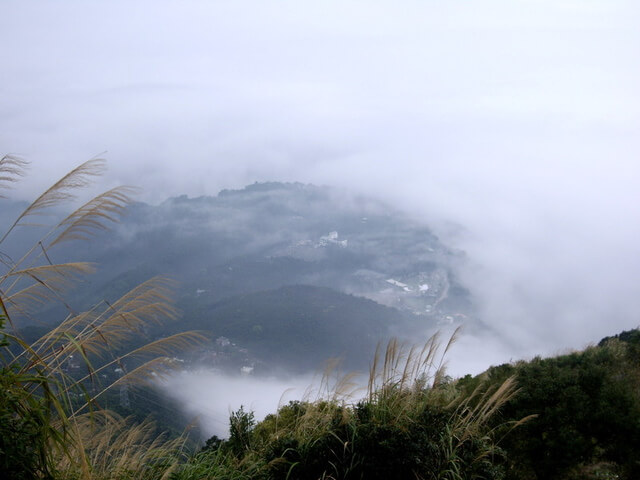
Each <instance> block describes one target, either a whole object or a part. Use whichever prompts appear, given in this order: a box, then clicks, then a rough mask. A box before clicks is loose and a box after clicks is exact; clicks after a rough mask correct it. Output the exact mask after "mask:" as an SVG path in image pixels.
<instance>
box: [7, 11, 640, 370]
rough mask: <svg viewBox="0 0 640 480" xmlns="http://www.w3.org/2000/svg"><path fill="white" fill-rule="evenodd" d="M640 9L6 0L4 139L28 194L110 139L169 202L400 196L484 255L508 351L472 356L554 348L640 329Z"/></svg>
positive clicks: (470, 281)
mask: <svg viewBox="0 0 640 480" xmlns="http://www.w3.org/2000/svg"><path fill="white" fill-rule="evenodd" d="M638 14H640V10H639V7H638V5H637V4H636V3H634V2H627V1H622V0H619V1H615V0H614V1H611V0H594V1H589V2H586V1H585V2H573V1H553V2H552V1H542V2H540V1H537V2H533V1H521V2H513V1H498V0H487V1H480V2H473V3H472V4H469V3H464V2H446V3H442V2H431V1H427V2H412V1H410V2H402V3H400V4H399V3H397V2H374V3H372V2H349V3H346V4H345V3H344V2H322V3H319V4H314V5H310V4H309V3H307V2H252V1H250V2H235V3H224V2H204V1H202V2H201V1H188V2H180V4H176V3H174V2H162V1H160V2H144V1H143V2H136V3H135V5H132V4H131V3H130V2H123V1H116V2H108V3H103V4H100V5H97V4H93V3H92V4H89V3H86V2H77V1H71V0H69V1H64V2H56V3H55V4H54V3H51V2H29V3H26V2H19V1H6V2H3V3H2V5H1V6H0V15H2V18H4V19H6V22H5V23H6V25H5V26H4V28H3V29H2V31H1V32H0V52H1V54H2V58H3V59H4V61H3V82H2V86H1V87H0V88H1V95H0V97H1V98H2V109H0V145H1V146H0V150H1V151H2V152H3V153H4V152H6V153H18V154H21V155H23V156H25V157H26V158H28V159H29V160H31V161H32V162H33V169H32V175H31V176H30V177H29V178H28V179H27V180H26V182H25V188H24V189H23V190H21V191H20V193H18V195H19V196H20V195H22V196H23V197H27V196H29V195H33V193H34V192H36V191H37V190H39V189H42V188H44V187H45V186H46V185H48V184H49V183H51V181H52V180H53V179H54V178H56V177H58V176H60V175H61V174H62V173H64V172H65V171H67V170H68V169H70V168H71V167H72V166H74V165H76V164H77V163H79V162H81V161H83V160H85V159H88V158H91V157H93V156H94V155H97V154H100V153H101V152H103V151H107V152H108V153H107V154H106V157H107V158H108V159H109V161H110V173H109V174H108V175H107V176H106V177H105V179H104V184H103V185H101V187H110V186H114V185H117V184H120V183H126V184H134V185H139V186H141V187H142V188H143V189H144V193H143V195H142V197H141V198H142V199H143V200H147V201H150V202H160V201H162V200H163V199H165V198H166V197H167V196H171V195H179V194H183V193H186V194H189V195H192V196H197V195H204V194H215V193H217V192H218V191H219V190H220V189H222V188H234V187H241V186H243V185H244V184H247V183H251V182H253V181H256V180H258V181H262V180H284V181H302V182H312V183H319V184H331V185H337V186H341V187H346V188H348V189H351V190H355V191H358V192H360V193H365V194H367V195H372V196H377V197H381V198H383V199H384V200H386V201H388V202H391V203H393V204H394V205H396V206H399V207H401V208H403V209H405V210H407V211H409V212H411V213H412V214H413V215H415V216H416V217H417V218H420V219H422V220H424V221H425V222H426V223H429V224H430V225H432V226H433V227H434V229H435V230H436V232H437V233H438V234H439V235H440V236H441V237H442V238H443V240H444V241H445V242H448V243H449V244H451V245H453V246H454V247H456V248H459V249H461V250H464V251H465V252H466V253H467V257H468V262H467V264H466V265H465V266H464V267H463V268H462V270H461V272H460V275H461V278H462V279H463V280H464V282H465V283H466V284H467V286H468V287H469V288H470V290H471V291H472V293H473V295H474V297H475V301H476V303H477V305H478V306H479V307H480V308H481V310H482V313H483V320H484V321H485V322H486V323H487V324H488V325H489V326H490V327H491V329H492V330H491V331H490V332H488V335H490V336H491V338H493V339H494V340H493V341H494V342H496V344H497V345H501V346H502V347H501V348H499V347H498V346H495V347H493V348H491V349H488V350H487V351H486V352H485V353H484V354H483V353H482V351H481V348H480V347H481V346H482V345H486V342H484V340H474V339H467V340H466V341H467V342H468V344H465V345H467V347H468V348H467V349H466V351H467V353H468V352H471V351H476V350H473V349H474V348H476V347H472V345H471V344H472V343H473V342H474V341H475V345H477V346H478V348H477V351H478V353H477V355H474V356H473V357H472V358H474V359H475V362H476V363H475V365H474V366H476V367H485V366H488V364H489V363H495V362H496V361H498V360H499V359H500V358H503V359H505V360H508V359H509V358H512V357H515V358H518V356H530V355H534V354H536V353H554V352H557V351H561V350H562V349H564V348H577V347H582V346H584V345H585V344H586V343H588V342H590V341H597V340H598V339H599V338H600V337H602V336H604V335H608V334H613V333H616V332H618V331H620V330H622V329H628V328H632V327H636V326H638V324H639V323H640V320H639V317H638V313H637V312H638V311H640V283H639V282H638V277H639V275H640V255H639V253H640V252H639V251H638V250H639V248H640V247H638V238H640V221H639V220H638V219H639V218H640V200H639V198H640V197H638V194H637V186H638V185H639V184H640V162H639V161H638V156H639V154H640V140H639V138H640V137H639V136H638V135H637V132H638V128H639V127H640V95H638V87H637V85H638V84H639V83H640V82H639V81H640V66H639V63H638V62H637V58H638V54H639V53H640V52H639V49H640V47H638V46H639V45H640V28H638V25H637V21H635V20H636V19H637V18H638ZM462 350H465V349H462ZM498 351H499V352H501V354H500V355H497V354H496V352H498ZM460 355H463V353H460ZM465 358H471V357H465ZM454 361H455V360H454V359H452V360H451V362H452V364H453V363H454Z"/></svg>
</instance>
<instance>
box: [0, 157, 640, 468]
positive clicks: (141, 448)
mask: <svg viewBox="0 0 640 480" xmlns="http://www.w3.org/2000/svg"><path fill="white" fill-rule="evenodd" d="M24 167H25V163H24V162H23V161H21V160H20V159H17V158H14V157H7V156H5V157H3V158H2V159H0V186H3V185H5V186H6V184H7V182H11V181H13V180H15V179H17V178H18V177H19V176H20V175H21V174H22V173H23V169H24ZM101 169H102V162H101V161H99V160H92V161H89V162H87V163H85V164H83V165H81V166H80V167H78V168H77V169H75V170H73V171H72V172H70V173H69V174H67V175H65V176H64V177H63V178H62V179H61V180H60V181H59V182H57V183H56V184H54V185H53V186H52V187H51V188H50V189H49V190H47V191H46V192H45V193H44V194H43V195H41V196H40V197H39V198H38V199H36V201H35V202H33V203H32V204H31V205H30V206H29V207H28V208H27V209H26V210H25V211H24V212H23V214H22V215H20V216H19V218H18V219H17V220H16V222H15V223H13V224H12V225H9V226H8V228H7V231H6V233H5V234H4V236H3V237H1V238H0V251H2V254H1V255H0V264H1V266H2V271H1V272H0V369H1V372H0V473H2V474H4V475H3V478H12V479H30V478H47V479H61V480H62V479H64V480H66V479H74V480H75V479H124V478H136V479H159V478H167V479H169V478H172V479H174V480H191V479H257V480H262V479H264V480H267V479H274V480H275V479H291V480H295V479H321V478H325V479H330V478H332V479H377V478H380V479H407V478H409V479H410V478H417V479H450V480H456V479H481V478H482V479H508V480H512V479H513V480H516V479H520V480H533V479H539V480H541V479H552V480H553V479H564V480H574V479H614V478H620V479H629V480H631V479H636V478H640V453H639V452H638V449H637V448H636V447H637V445H640V333H639V332H638V331H631V332H624V333H623V334H621V335H619V336H616V337H613V338H608V339H604V340H603V341H602V342H601V343H600V345H598V346H596V347H591V348H588V349H587V350H585V351H584V352H576V353H573V354H570V355H564V356H559V357H556V358H549V359H541V358H535V359H533V360H531V361H528V362H525V361H522V362H517V363H514V364H506V365H501V366H498V367H492V368H490V369H489V370H488V371H487V372H485V373H484V374H482V375H479V376H476V377H472V376H467V377H464V378H462V379H459V380H452V379H450V378H448V377H447V376H446V374H445V371H444V361H443V359H444V356H445V355H446V353H447V350H448V348H449V346H450V345H451V342H452V341H454V340H455V338H452V339H451V340H450V341H449V343H448V344H447V345H446V346H445V347H444V349H441V348H440V343H439V341H438V339H437V337H434V338H432V339H430V340H429V341H428V342H427V343H426V344H425V345H424V347H423V348H416V347H413V348H409V347H404V346H402V345H400V344H398V343H397V342H395V341H391V342H390V343H389V344H388V345H387V348H386V349H385V350H383V351H379V352H378V353H377V354H376V356H375V357H374V359H373V363H372V365H371V370H370V372H369V383H368V386H367V388H366V391H364V392H363V391H359V390H356V389H355V387H354V385H353V382H352V380H353V379H352V378H351V377H349V376H344V377H337V376H334V375H331V374H327V375H326V376H325V378H324V380H323V383H322V385H321V386H320V387H319V390H318V392H317V393H316V395H315V397H311V396H309V397H308V398H307V399H305V400H303V401H297V402H291V403H289V404H288V405H285V406H283V407H281V408H280V409H279V410H278V411H277V412H275V413H274V414H272V415H269V416H267V417H266V418H265V419H264V420H262V421H260V422H256V420H255V418H254V416H253V414H252V413H251V412H248V411H245V410H244V409H242V408H241V409H240V410H238V411H236V412H234V413H233V414H232V415H231V418H230V432H229V438H228V439H226V440H222V439H219V438H216V437H213V438H211V439H209V440H208V441H207V443H206V445H205V447H204V448H203V449H202V450H201V451H199V452H198V453H193V452H192V453H189V452H188V451H187V449H186V447H185V438H184V437H180V436H177V437H176V436H173V437H171V438H168V437H167V436H165V435H158V433H157V432H158V428H156V426H154V425H153V424H152V423H151V422H150V421H142V422H134V421H133V420H132V419H130V418H122V417H120V416H118V415H117V414H116V413H114V412H112V411H109V410H107V409H106V408H105V405H106V404H107V403H108V402H106V401H105V399H107V398H108V397H109V395H113V394H114V392H116V391H117V389H119V388H122V387H123V386H126V387H127V388H129V387H131V388H133V387H134V386H135V385H137V384H140V382H143V384H144V381H145V380H146V379H149V378H150V377H151V376H152V375H158V374H162V372H163V371H165V370H166V369H167V368H171V363H172V362H171V359H170V357H167V356H166V354H167V353H170V352H172V351H173V350H174V349H176V348H186V347H188V346H190V345H192V344H194V343H195V342H197V341H199V340H200V337H199V336H198V335H197V334H193V333H180V334H177V335H174V336H172V337H169V338H153V337H149V336H148V333H147V332H148V331H149V330H150V329H149V328H148V325H150V324H155V323H156V322H158V321H160V320H161V319H162V318H167V319H171V318H173V317H175V316H176V313H175V310H174V309H173V307H172V304H171V302H170V284H168V283H167V281H166V280H163V279H159V278H154V279H151V280H149V281H146V282H144V283H142V284H141V285H139V286H138V287H136V288H134V289H133V290H132V291H130V292H128V293H126V294H125V295H123V296H122V297H120V298H119V299H114V300H110V301H108V300H107V299H105V300H103V301H100V302H97V303H96V304H95V305H94V306H93V307H92V308H90V309H89V310H88V311H85V312H77V311H75V310H74V309H73V308H72V306H70V305H68V304H67V303H66V302H65V301H64V293H65V291H67V290H68V289H70V288H73V282H74V281H75V280H77V278H78V277H79V276H80V275H83V274H85V273H87V272H89V271H90V270H91V266H90V265H88V264H85V263H77V262H76V263H65V264H56V263H53V262H52V261H51V251H52V250H54V249H55V247H56V245H58V244H60V243H63V242H66V241H68V240H77V239H82V238H86V237H87V236H89V235H91V234H93V233H95V232H96V231H98V230H101V229H104V228H105V226H106V225H107V224H108V223H109V222H113V221H116V220H117V218H118V215H119V214H120V212H121V211H122V209H123V208H124V207H125V206H126V204H127V203H128V201H129V197H128V194H129V193H130V190H129V189H126V188H122V187H121V188H116V189H113V190H110V191H108V192H105V193H104V194H102V195H100V196H98V197H96V198H94V199H93V200H91V201H89V202H88V203H86V204H85V205H83V206H81V207H80V208H78V209H76V210H75V211H74V212H73V213H72V214H71V215H69V216H68V217H66V218H65V219H63V220H62V221H61V222H59V223H58V224H56V225H55V226H54V227H53V228H52V229H51V230H49V231H48V232H47V233H46V234H44V236H43V237H42V239H41V240H40V241H38V242H37V243H36V244H35V245H33V246H32V247H30V248H28V249H27V250H26V252H24V253H23V254H21V255H20V256H19V257H15V255H10V254H8V253H6V252H5V251H4V250H3V248H2V247H3V242H5V240H6V239H7V238H10V234H11V232H12V231H13V230H14V229H15V228H18V227H20V226H21V225H23V224H26V223H28V219H29V218H30V217H32V216H35V215H37V214H40V213H42V212H44V211H45V210H47V209H49V208H51V207H52V206H55V205H57V204H58V203H60V202H61V201H64V200H68V199H70V198H71V197H72V196H73V193H72V192H73V191H74V190H75V189H76V188H78V187H82V186H85V185H86V184H87V182H88V180H89V179H90V177H92V176H94V175H96V174H99V173H100V171H101ZM51 301H54V302H58V303H60V304H62V305H63V306H64V307H65V308H66V309H67V312H68V313H67V316H66V318H65V319H63V321H62V322H59V323H58V325H57V326H56V327H55V328H53V329H52V330H50V331H48V332H47V333H45V334H44V335H43V336H41V337H40V338H36V339H34V340H33V341H29V342H27V341H25V340H24V339H23V337H22V336H21V335H20V334H19V333H18V331H17V330H16V328H14V327H15V326H14V322H15V320H16V319H18V318H20V317H24V316H31V317H33V316H37V314H38V312H40V311H41V310H39V308H40V306H41V305H43V304H46V303H48V302H51ZM140 336H142V337H144V338H145V342H140V341H139V340H137V341H136V342H135V343H132V341H131V339H132V338H133V337H140ZM132 345H135V347H134V348H133V349H131V348H130V347H131V346H132ZM139 345H142V346H139ZM114 371H119V372H120V373H118V374H117V375H114V374H113V372H114ZM161 429H162V426H160V430H161Z"/></svg>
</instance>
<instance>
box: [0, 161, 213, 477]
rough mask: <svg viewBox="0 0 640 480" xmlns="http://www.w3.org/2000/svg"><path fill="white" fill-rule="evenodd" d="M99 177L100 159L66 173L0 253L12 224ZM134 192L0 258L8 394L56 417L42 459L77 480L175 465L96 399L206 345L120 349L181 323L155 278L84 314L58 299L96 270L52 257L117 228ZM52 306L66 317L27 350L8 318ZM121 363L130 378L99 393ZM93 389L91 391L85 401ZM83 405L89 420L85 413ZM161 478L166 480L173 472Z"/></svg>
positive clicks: (19, 167)
mask: <svg viewBox="0 0 640 480" xmlns="http://www.w3.org/2000/svg"><path fill="white" fill-rule="evenodd" d="M26 166H27V162H25V161H24V160H22V159H19V158H17V157H14V156H4V157H2V159H0V188H6V187H7V186H9V185H11V184H12V183H13V182H15V181H16V180H18V179H19V177H21V176H23V175H24V172H25V169H26ZM104 170H105V162H104V160H102V159H92V160H89V161H88V162H85V163H83V164H81V165H80V166H78V167H77V168H75V169H73V170H72V171H71V172H69V173H67V174H66V175H64V176H63V177H62V178H61V179H60V180H58V181H57V182H56V183H54V184H53V185H52V186H51V187H50V188H49V189H47V190H46V191H45V192H44V193H43V194H42V195H40V196H39V197H38V198H37V199H36V200H35V201H33V202H32V203H31V204H30V205H29V206H28V207H27V208H26V209H25V210H24V211H23V212H22V213H21V214H20V215H19V216H18V217H17V219H16V220H15V222H14V223H13V224H11V225H10V227H9V228H8V230H7V231H6V232H5V233H4V235H3V236H2V237H0V249H1V248H2V245H3V242H4V241H5V240H6V239H7V238H8V236H9V235H10V234H11V232H12V231H13V230H14V229H15V228H16V227H17V226H19V225H26V223H25V219H26V218H28V217H30V216H34V215H41V214H43V213H45V212H46V211H47V210H48V209H50V208H52V207H54V206H58V205H59V204H61V203H63V202H65V201H69V200H74V199H75V198H76V193H75V191H76V190H77V189H79V188H82V187H86V186H87V185H89V183H90V182H91V180H92V179H93V178H95V177H96V176H98V175H100V174H102V173H103V172H104ZM134 192H135V189H133V188H131V187H117V188H114V189H111V190H109V191H107V192H104V193H103V194H101V195H98V196H97V197H95V198H93V199H91V200H90V201H89V202H87V203H85V204H84V205H82V206H81V207H79V208H77V209H76V210H75V211H74V212H72V213H71V214H70V215H68V216H67V217H66V218H64V219H63V220H62V221H60V222H59V223H57V224H56V225H54V226H53V227H52V228H51V229H50V230H49V231H48V232H47V233H46V234H45V235H44V236H43V237H42V238H41V239H40V240H39V241H37V242H36V243H35V244H34V245H32V246H31V247H30V248H26V249H25V251H24V253H23V254H22V256H21V257H20V258H19V259H17V260H14V259H13V258H11V257H9V256H8V255H6V254H4V253H2V254H0V268H3V270H0V314H2V316H3V317H5V318H6V320H7V321H8V322H9V324H10V325H11V326H12V327H13V329H14V332H13V333H11V332H10V333H6V338H7V339H9V340H10V341H11V342H12V343H13V345H14V348H13V349H11V350H8V352H9V358H8V359H3V367H4V368H8V369H11V371H12V372H15V378H16V379H17V380H16V384H15V385H13V387H12V388H16V389H20V391H22V392H25V393H26V395H27V397H25V398H29V396H33V397H34V398H36V397H38V398H41V397H42V398H43V399H44V400H46V405H48V407H47V408H50V409H51V411H52V414H53V417H52V418H51V419H50V425H49V426H48V427H50V428H49V435H50V438H49V442H48V445H49V446H48V447H47V449H46V451H45V452H43V456H46V457H47V459H48V460H46V461H47V462H51V461H53V462H54V464H55V465H56V468H57V469H62V470H60V472H63V471H64V472H65V473H64V474H65V475H68V476H70V477H73V478H77V477H78V476H80V477H82V478H86V479H91V478H95V479H97V478H105V479H106V478H116V477H117V475H119V474H118V473H117V472H121V473H126V472H129V473H131V472H136V471H139V472H143V471H147V470H148V467H149V466H154V468H156V467H158V463H157V461H159V460H162V461H164V460H163V457H162V455H169V457H170V459H171V462H173V461H174V460H175V458H174V456H175V455H174V453H175V452H176V451H178V450H176V448H177V444H174V443H172V442H170V443H165V442H164V440H163V439H161V438H151V437H150V435H151V431H152V425H151V424H150V423H148V422H146V423H143V424H141V425H131V422H130V421H128V420H124V419H121V418H119V417H117V416H116V415H115V414H113V413H111V412H106V411H104V410H101V409H100V408H99V407H97V404H96V399H97V398H99V397H100V396H102V395H104V394H105V393H106V392H108V391H109V390H110V389H112V388H114V387H115V386H117V385H120V384H122V383H124V382H126V384H127V385H132V386H133V385H137V384H144V383H145V382H147V383H148V382H149V380H150V379H155V378H157V376H158V375H162V374H164V373H166V372H167V371H168V370H169V369H171V368H172V367H173V366H174V361H173V360H172V358H171V355H173V354H175V352H177V351H182V350H184V349H186V348H190V347H192V346H194V345H196V344H198V343H201V342H202V341H203V340H204V337H203V336H202V335H201V334H198V333H196V332H185V333H180V334H176V335H173V336H170V337H168V338H163V339H157V340H154V341H152V342H150V343H146V344H145V345H143V346H141V347H138V348H135V349H133V350H130V351H123V347H125V346H126V345H128V344H129V343H130V342H131V341H132V340H133V339H134V338H136V337H138V336H139V335H140V333H141V332H143V331H144V330H145V328H147V327H148V326H150V325H154V324H158V323H161V322H164V321H166V320H175V319H176V318H177V317H178V312H177V311H176V309H175V307H174V306H173V302H172V286H173V285H172V282H171V281H170V280H168V279H166V278H163V277H155V278H152V279H150V280H148V281H146V282H144V283H142V284H140V285H138V286H137V287H135V288H134V289H132V290H131V291H129V292H127V293H126V294H124V295H123V296H122V297H121V298H119V299H117V300H115V301H113V302H109V301H107V300H103V301H101V302H99V303H98V304H96V305H94V306H93V307H92V308H90V309H89V310H87V311H84V312H80V313H77V312H76V311H75V309H73V308H72V307H71V306H70V305H69V304H67V303H66V301H65V299H64V293H65V292H66V291H67V290H68V289H70V288H73V286H74V284H75V282H76V281H77V280H78V278H80V277H81V276H83V275H87V274H90V273H91V272H92V271H93V265H91V264H89V263H84V262H69V263H61V264H56V263H53V262H52V261H51V258H50V256H49V253H48V251H49V249H50V248H52V247H55V246H56V245H58V244H60V243H62V242H64V241H68V240H84V239H88V238H90V237H91V236H93V235H94V234H95V233H97V232H99V231H102V230H105V229H107V228H108V225H109V224H110V223H113V222H117V221H118V220H119V217H120V216H121V215H122V214H123V212H124V209H125V208H126V206H127V205H129V204H130V203H131V201H132V200H131V195H132V194H133V193H134ZM51 301H57V302H60V303H61V304H62V305H64V306H65V307H66V308H67V311H68V312H69V314H68V316H67V318H66V319H64V320H63V321H62V322H61V323H59V324H58V325H57V326H55V327H53V328H52V329H51V330H50V331H49V332H47V333H46V334H45V335H43V336H42V337H41V338H39V339H38V340H36V341H35V342H33V343H31V344H28V343H27V342H25V341H24V340H22V338H20V336H19V334H18V333H16V332H17V330H16V325H15V324H14V321H13V319H14V318H13V317H14V315H29V316H32V315H34V314H35V313H36V312H37V310H38V308H41V307H42V306H43V305H45V304H47V303H48V302H51ZM72 356H74V357H76V358H81V359H82V360H83V363H84V365H85V367H86V372H87V373H86V374H85V375H82V376H78V375H75V377H72V376H71V375H69V374H68V373H67V370H66V369H65V367H66V366H67V365H68V362H69V360H70V359H71V358H72ZM125 361H127V362H130V363H131V361H133V363H131V364H132V365H133V368H132V369H131V371H129V372H126V373H125V374H124V375H123V376H121V377H120V378H119V379H118V380H116V381H115V382H113V383H111V384H109V385H104V386H100V385H98V383H97V378H98V375H97V374H98V373H100V372H102V371H104V370H105V369H108V368H110V367H111V368H113V367H114V366H118V367H120V368H123V369H124V365H125ZM89 386H91V389H92V390H94V391H96V392H97V393H95V394H93V395H89V394H88V393H87V392H88V391H89V388H88V387H89ZM96 387H97V389H96ZM78 394H80V395H81V397H82V396H84V398H85V401H84V402H78V398H79V397H78ZM81 397H80V398H81ZM89 407H91V413H90V414H87V413H86V412H87V411H88V408H89ZM25 408H29V407H28V406H27V405H25ZM45 444H46V442H45ZM169 457H167V458H169ZM176 458H177V457H176ZM161 470H162V469H161ZM162 471H164V472H165V473H166V475H168V472H169V470H167V469H165V470H162ZM154 475H155V474H154ZM163 475H164V474H163ZM136 476H137V475H136ZM153 478H159V477H158V476H154V477H153Z"/></svg>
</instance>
